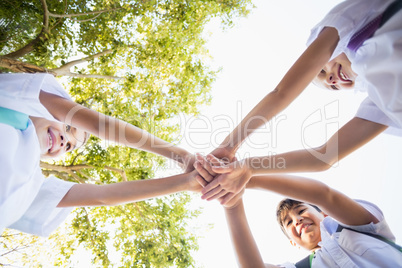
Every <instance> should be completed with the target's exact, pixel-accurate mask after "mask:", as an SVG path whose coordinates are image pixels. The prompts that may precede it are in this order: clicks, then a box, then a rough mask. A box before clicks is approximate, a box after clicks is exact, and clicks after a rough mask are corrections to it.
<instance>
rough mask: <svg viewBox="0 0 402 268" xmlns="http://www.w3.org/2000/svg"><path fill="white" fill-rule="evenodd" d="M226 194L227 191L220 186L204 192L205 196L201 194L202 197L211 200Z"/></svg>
mask: <svg viewBox="0 0 402 268" xmlns="http://www.w3.org/2000/svg"><path fill="white" fill-rule="evenodd" d="M226 194H227V192H226V191H225V190H223V189H222V187H220V186H218V187H216V188H214V189H212V190H211V191H209V192H208V193H206V194H204V195H203V196H201V198H202V199H206V200H208V201H211V200H214V199H217V198H218V199H219V198H221V197H222V196H224V195H226Z"/></svg>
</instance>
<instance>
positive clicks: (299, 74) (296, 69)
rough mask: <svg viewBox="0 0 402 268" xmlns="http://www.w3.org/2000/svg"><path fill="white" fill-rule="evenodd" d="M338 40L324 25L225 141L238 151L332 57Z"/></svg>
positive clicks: (297, 94)
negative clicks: (275, 85)
mask: <svg viewBox="0 0 402 268" xmlns="http://www.w3.org/2000/svg"><path fill="white" fill-rule="evenodd" d="M338 41H339V37H338V33H337V31H336V30H335V29H334V28H325V29H324V30H323V31H322V32H321V34H320V35H319V36H318V38H317V39H316V40H315V41H314V42H313V43H312V44H311V45H310V46H309V47H308V48H307V49H306V50H305V52H304V53H303V54H302V55H301V56H300V57H299V59H298V60H297V61H296V62H295V63H294V64H293V66H292V67H291V68H290V69H289V71H288V72H287V73H286V74H285V76H284V77H283V78H282V80H281V81H280V82H279V84H278V85H277V87H276V88H275V90H273V91H272V92H270V93H269V94H268V95H267V96H265V98H263V99H262V100H261V101H260V102H259V103H258V104H257V105H256V106H255V107H254V109H252V110H251V112H250V113H249V114H248V115H247V116H246V117H245V118H244V119H243V120H242V122H241V123H240V124H239V125H238V126H237V127H236V128H235V129H234V130H233V131H232V133H231V134H230V135H229V136H228V137H227V138H226V139H225V141H224V142H223V143H222V144H223V146H228V147H230V148H231V150H233V151H236V150H237V148H238V147H240V145H241V143H242V142H243V141H244V140H245V139H246V138H247V136H248V135H250V134H251V133H253V132H254V131H255V130H256V129H257V128H259V127H260V126H262V125H263V124H265V123H267V122H268V121H270V120H271V119H272V118H273V117H274V116H275V115H277V114H278V113H279V112H281V111H282V110H283V109H285V108H286V107H287V106H288V105H289V104H290V103H292V102H293V100H294V99H296V98H297V96H299V94H300V93H301V92H302V91H303V90H304V89H305V88H306V87H307V86H308V85H309V84H310V83H311V81H312V80H313V79H314V77H315V76H316V75H317V74H318V73H319V72H320V70H321V68H322V67H323V66H324V64H325V63H327V62H328V60H329V59H330V57H331V55H332V52H333V51H334V49H335V47H336V45H337V43H338Z"/></svg>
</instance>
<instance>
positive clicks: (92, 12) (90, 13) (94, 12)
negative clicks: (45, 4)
mask: <svg viewBox="0 0 402 268" xmlns="http://www.w3.org/2000/svg"><path fill="white" fill-rule="evenodd" d="M121 9H123V8H122V7H116V8H112V9H105V10H98V11H90V12H86V13H77V14H64V15H59V14H54V13H51V12H49V17H55V18H73V17H79V16H87V15H95V14H102V13H105V12H110V11H116V10H121Z"/></svg>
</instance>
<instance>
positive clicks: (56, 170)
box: [40, 161, 127, 183]
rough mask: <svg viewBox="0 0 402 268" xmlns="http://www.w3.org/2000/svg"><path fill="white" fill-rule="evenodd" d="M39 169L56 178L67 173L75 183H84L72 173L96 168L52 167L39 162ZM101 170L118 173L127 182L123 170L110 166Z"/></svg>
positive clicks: (79, 166)
mask: <svg viewBox="0 0 402 268" xmlns="http://www.w3.org/2000/svg"><path fill="white" fill-rule="evenodd" d="M40 167H41V168H43V169H47V170H49V171H45V170H44V171H42V173H43V172H47V174H49V175H58V176H59V175H61V174H62V173H63V172H64V174H65V173H68V174H69V175H71V176H72V177H73V178H74V179H76V180H77V181H79V182H81V183H85V182H84V181H82V179H81V178H80V177H79V176H77V175H76V174H75V173H74V172H73V171H78V170H81V169H85V168H96V167H94V166H91V165H85V164H81V165H71V166H63V165H53V164H49V163H47V162H43V161H41V162H40ZM103 168H104V169H106V170H110V171H113V172H117V173H119V174H120V175H121V177H122V178H123V180H124V181H127V176H126V172H125V171H124V170H122V169H119V168H115V167H110V166H104V167H103ZM64 176H65V175H64ZM95 181H96V180H95Z"/></svg>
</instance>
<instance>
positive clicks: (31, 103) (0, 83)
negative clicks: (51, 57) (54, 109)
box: [0, 74, 71, 121]
mask: <svg viewBox="0 0 402 268" xmlns="http://www.w3.org/2000/svg"><path fill="white" fill-rule="evenodd" d="M41 90H44V91H46V92H49V93H52V94H55V95H58V96H60V97H63V98H66V99H71V98H70V97H69V95H68V94H67V92H65V90H64V88H63V87H62V86H61V85H60V84H59V83H58V82H57V80H56V79H55V78H54V77H53V76H52V75H50V74H0V106H1V107H4V108H8V109H11V110H15V111H18V112H21V113H24V114H27V115H32V116H37V117H44V118H46V119H48V120H53V121H54V120H55V119H54V117H53V116H52V115H51V114H50V113H49V112H48V111H47V109H46V108H45V107H44V106H43V105H42V104H41V102H40V100H39V93H40V91H41Z"/></svg>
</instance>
